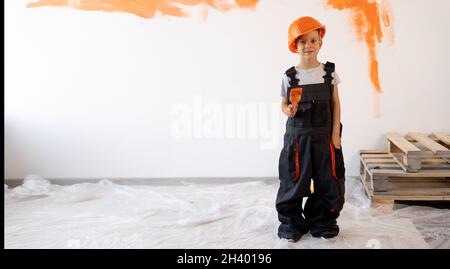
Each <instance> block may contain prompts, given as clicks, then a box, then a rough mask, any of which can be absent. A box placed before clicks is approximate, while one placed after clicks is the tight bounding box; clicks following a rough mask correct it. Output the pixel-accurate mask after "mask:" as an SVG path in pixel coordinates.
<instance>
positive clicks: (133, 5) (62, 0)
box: [27, 0, 259, 18]
mask: <svg viewBox="0 0 450 269" xmlns="http://www.w3.org/2000/svg"><path fill="white" fill-rule="evenodd" d="M258 2H259V0H235V1H234V2H231V3H230V2H226V1H216V0H38V1H36V2H32V3H28V4H27V7H29V8H33V7H43V6H52V7H71V8H75V9H80V10H99V11H106V12H126V13H131V14H134V15H137V16H139V17H143V18H152V17H153V16H154V15H155V13H156V12H157V11H158V12H161V13H162V14H164V15H170V16H176V17H187V16H189V15H188V13H187V12H186V11H185V10H183V6H185V7H187V6H196V5H207V6H209V7H211V8H214V9H216V10H219V11H223V12H225V11H229V10H231V9H236V8H248V9H254V8H255V7H256V5H257V4H258Z"/></svg>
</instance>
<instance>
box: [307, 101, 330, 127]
mask: <svg viewBox="0 0 450 269" xmlns="http://www.w3.org/2000/svg"><path fill="white" fill-rule="evenodd" d="M329 111H330V108H329V103H328V102H326V103H325V102H314V103H313V104H312V107H311V127H324V126H325V125H326V124H327V121H328V114H330V113H329Z"/></svg>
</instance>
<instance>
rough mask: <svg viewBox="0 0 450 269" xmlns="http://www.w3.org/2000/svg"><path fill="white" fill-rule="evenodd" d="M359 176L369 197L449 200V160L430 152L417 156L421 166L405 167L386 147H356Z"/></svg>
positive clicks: (375, 199) (376, 199)
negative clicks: (415, 167)
mask: <svg viewBox="0 0 450 269" xmlns="http://www.w3.org/2000/svg"><path fill="white" fill-rule="evenodd" d="M360 163H361V164H360V179H361V181H362V183H363V185H364V187H365V190H366V193H367V195H368V196H369V197H370V198H371V200H372V201H383V200H388V201H395V200H409V201H418V200H422V201H423V200H428V201H443V200H446V201H450V163H449V162H448V161H447V160H445V159H443V158H441V157H434V156H427V157H421V159H420V163H421V166H420V167H421V169H420V170H417V171H416V172H407V171H405V165H404V164H403V165H401V164H400V163H399V161H398V159H397V158H396V157H394V156H393V154H392V153H390V152H388V151H377V150H361V151H360Z"/></svg>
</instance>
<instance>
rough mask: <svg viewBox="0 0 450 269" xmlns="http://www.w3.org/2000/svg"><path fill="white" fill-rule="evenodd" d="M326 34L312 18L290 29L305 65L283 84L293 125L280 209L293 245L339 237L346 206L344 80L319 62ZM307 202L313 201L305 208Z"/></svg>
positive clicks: (283, 231) (282, 231)
mask: <svg viewBox="0 0 450 269" xmlns="http://www.w3.org/2000/svg"><path fill="white" fill-rule="evenodd" d="M325 32H326V29H325V25H322V24H321V23H320V22H318V21H317V20H316V19H314V18H312V17H301V18H299V19H297V20H295V21H294V22H293V23H292V24H291V25H290V27H289V41H288V44H289V49H290V50H291V52H293V53H298V54H299V56H300V63H299V65H298V66H297V67H291V68H290V69H288V70H287V71H286V73H285V75H284V77H283V83H282V111H283V113H285V114H286V115H287V116H288V120H287V122H286V133H285V135H284V146H283V149H282V151H281V154H280V159H279V165H278V170H279V179H280V188H279V190H278V194H277V200H276V209H277V211H278V219H279V220H280V222H281V224H280V226H279V227H278V236H279V237H280V238H285V239H288V240H289V241H293V242H295V241H298V240H299V239H300V238H301V237H302V236H303V235H304V234H306V233H308V232H311V235H312V236H314V237H322V238H332V237H335V236H337V235H338V233H339V226H338V225H337V221H336V220H337V218H338V216H339V212H340V211H341V210H342V208H343V205H344V192H345V176H344V174H345V168H344V158H343V155H342V148H341V131H342V125H341V123H340V102H339V96H338V88H337V84H339V82H340V80H339V77H338V76H337V74H336V73H335V72H334V64H333V63H330V62H327V63H326V64H322V63H320V62H319V61H318V60H317V54H318V52H319V50H320V48H321V46H322V38H323V37H324V35H325ZM311 179H313V182H314V192H313V193H312V194H311V188H310V184H311ZM304 197H308V198H307V200H306V203H305V207H304V208H302V202H303V198H304Z"/></svg>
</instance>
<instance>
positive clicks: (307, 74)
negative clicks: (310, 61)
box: [281, 63, 341, 98]
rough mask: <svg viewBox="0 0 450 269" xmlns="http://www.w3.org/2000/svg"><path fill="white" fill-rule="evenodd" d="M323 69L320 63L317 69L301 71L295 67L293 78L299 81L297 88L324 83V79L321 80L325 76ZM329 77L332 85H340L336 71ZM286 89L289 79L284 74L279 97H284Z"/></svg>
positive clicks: (323, 65)
mask: <svg viewBox="0 0 450 269" xmlns="http://www.w3.org/2000/svg"><path fill="white" fill-rule="evenodd" d="M324 67H325V64H323V63H320V65H319V66H318V67H315V68H309V69H301V68H298V67H295V70H296V71H297V74H296V75H295V77H296V78H297V79H298V80H299V86H302V85H308V84H317V83H324V82H325V79H324V78H323V76H325V74H326V72H325V70H324ZM331 76H332V77H333V80H332V81H331V83H332V84H333V85H338V84H339V83H341V80H340V78H339V76H338V74H337V73H336V71H335V72H333V73H332V74H331ZM288 87H289V78H288V76H286V74H284V75H283V80H282V83H281V96H283V97H286V95H287V89H288ZM286 98H287V97H286Z"/></svg>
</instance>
